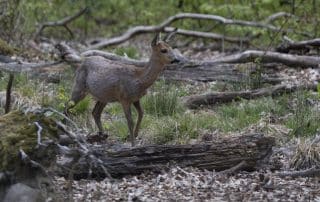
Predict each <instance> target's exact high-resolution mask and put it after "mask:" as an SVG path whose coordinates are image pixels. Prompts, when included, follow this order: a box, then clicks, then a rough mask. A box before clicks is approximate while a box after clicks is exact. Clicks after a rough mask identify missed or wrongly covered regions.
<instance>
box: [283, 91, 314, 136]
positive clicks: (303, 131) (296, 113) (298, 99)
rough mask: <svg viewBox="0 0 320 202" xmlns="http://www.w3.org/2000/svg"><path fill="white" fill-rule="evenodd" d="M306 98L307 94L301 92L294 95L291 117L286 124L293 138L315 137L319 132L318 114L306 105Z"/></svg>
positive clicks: (308, 104) (309, 105)
mask: <svg viewBox="0 0 320 202" xmlns="http://www.w3.org/2000/svg"><path fill="white" fill-rule="evenodd" d="M308 97H310V95H309V93H308V92H305V91H302V90H299V91H298V92H297V93H296V94H295V99H294V106H293V109H292V116H290V117H289V119H288V120H287V122H286V125H287V126H288V127H289V128H291V129H292V132H291V134H292V135H293V136H310V135H315V134H316V133H317V131H318V130H319V127H320V125H319V123H320V114H319V111H317V110H313V108H312V106H311V104H310V103H308V101H307V98H308Z"/></svg>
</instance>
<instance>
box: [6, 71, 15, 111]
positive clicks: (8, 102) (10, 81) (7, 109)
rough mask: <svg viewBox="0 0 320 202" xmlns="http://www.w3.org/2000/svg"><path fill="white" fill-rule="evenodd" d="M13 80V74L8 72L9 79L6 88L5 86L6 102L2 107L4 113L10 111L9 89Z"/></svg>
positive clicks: (10, 89)
mask: <svg viewBox="0 0 320 202" xmlns="http://www.w3.org/2000/svg"><path fill="white" fill-rule="evenodd" d="M13 80H14V75H13V74H12V73H11V74H9V81H8V84H7V88H6V104H5V107H4V111H5V113H6V114H7V113H9V112H10V107H11V91H12V85H13Z"/></svg>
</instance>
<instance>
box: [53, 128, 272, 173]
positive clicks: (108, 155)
mask: <svg viewBox="0 0 320 202" xmlns="http://www.w3.org/2000/svg"><path fill="white" fill-rule="evenodd" d="M274 144H275V140H274V138H273V137H265V136H264V135H262V134H250V135H244V136H238V137H228V138H223V139H221V140H219V141H216V142H210V143H209V142H207V143H201V144H195V145H153V146H141V147H134V148H122V149H114V150H113V149H110V148H107V147H99V148H100V149H97V148H95V150H96V151H94V153H95V154H96V155H97V157H98V158H99V159H100V160H101V161H102V162H103V165H104V167H105V168H106V170H107V172H108V174H110V175H111V176H113V177H121V176H124V175H133V174H139V173H142V172H144V171H147V170H149V171H150V170H151V171H156V172H159V171H161V170H162V169H165V168H167V167H168V166H169V165H178V166H180V167H187V166H193V167H198V168H201V169H208V170H217V171H221V170H226V169H229V168H232V167H234V166H236V165H238V164H239V163H241V162H242V161H245V162H246V164H245V167H243V168H242V169H244V170H254V169H255V167H256V166H257V165H258V164H259V161H260V160H263V159H265V157H267V156H268V155H269V154H270V153H271V151H272V146H273V145H274ZM72 166H74V169H73V174H74V178H75V179H81V178H88V177H94V178H104V177H105V176H106V174H105V173H104V172H103V170H102V169H101V168H99V167H95V166H94V165H92V164H91V165H90V164H89V163H88V161H85V160H84V161H81V162H79V163H78V164H76V165H71V164H68V163H64V164H63V167H64V168H65V169H63V170H61V171H60V173H59V174H60V175H63V176H68V174H69V169H70V168H71V167H72ZM90 172H92V173H91V176H89V173H90Z"/></svg>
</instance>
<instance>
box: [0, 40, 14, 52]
mask: <svg viewBox="0 0 320 202" xmlns="http://www.w3.org/2000/svg"><path fill="white" fill-rule="evenodd" d="M14 52H15V51H14V49H13V48H12V47H11V46H10V45H9V44H8V43H7V42H5V41H3V40H2V39H0V55H12V54H14Z"/></svg>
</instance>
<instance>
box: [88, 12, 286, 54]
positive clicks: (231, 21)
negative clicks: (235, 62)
mask: <svg viewBox="0 0 320 202" xmlns="http://www.w3.org/2000/svg"><path fill="white" fill-rule="evenodd" d="M181 19H198V20H212V21H218V22H220V23H221V24H224V25H239V26H249V27H257V28H263V29H268V30H271V31H277V32H292V30H285V29H281V28H279V27H276V26H273V25H270V24H266V23H263V22H253V21H245V20H234V19H228V18H224V17H221V16H218V15H208V14H197V13H180V14H177V15H174V16H171V17H169V18H167V19H166V20H165V21H163V22H162V23H161V24H159V25H155V26H136V27H133V28H130V29H129V30H127V31H126V32H125V33H124V34H122V35H121V36H118V37H114V38H110V39H105V40H102V41H100V42H98V43H96V44H94V45H92V46H91V47H89V49H91V50H92V49H100V48H105V47H107V46H111V45H116V44H120V43H122V42H124V41H126V40H128V39H130V38H132V37H133V36H135V35H137V34H143V33H152V32H159V31H166V32H168V31H170V29H171V28H166V29H165V27H167V26H169V25H170V24H172V23H173V22H175V21H177V20H181ZM177 34H182V35H183V34H184V35H188V36H196V37H205V38H212V39H215V40H222V39H223V40H225V41H229V42H246V41H248V38H240V39H239V38H238V39H236V38H230V37H225V36H222V35H218V34H212V33H205V32H194V31H189V30H180V29H179V30H178V32H177Z"/></svg>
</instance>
